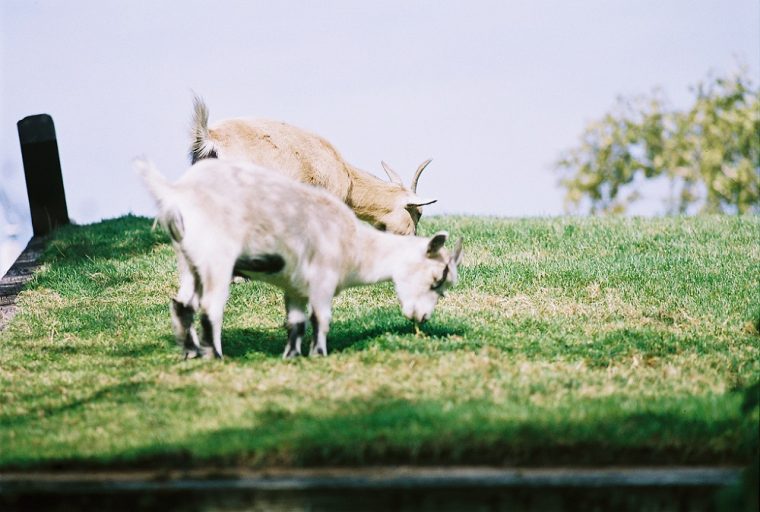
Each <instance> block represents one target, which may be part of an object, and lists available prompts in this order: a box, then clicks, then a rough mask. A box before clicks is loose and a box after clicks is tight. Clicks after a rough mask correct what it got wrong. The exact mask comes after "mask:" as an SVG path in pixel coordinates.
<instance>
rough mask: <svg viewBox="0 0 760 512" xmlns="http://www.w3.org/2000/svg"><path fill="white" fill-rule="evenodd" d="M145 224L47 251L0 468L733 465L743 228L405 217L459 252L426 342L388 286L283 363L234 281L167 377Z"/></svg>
mask: <svg viewBox="0 0 760 512" xmlns="http://www.w3.org/2000/svg"><path fill="white" fill-rule="evenodd" d="M150 227H151V221H150V220H148V219H144V218H137V217H125V218H121V219H115V220H109V221H104V222H101V223H99V224H95V225H90V226H82V227H76V226H73V227H68V228H65V229H62V230H60V231H59V232H58V234H57V237H56V239H55V240H53V241H52V242H51V243H50V245H49V247H48V249H47V252H46V253H45V256H44V265H43V266H42V269H41V271H40V273H39V274H38V276H37V277H36V278H35V280H34V281H32V283H31V285H30V286H28V287H27V290H26V291H25V292H23V293H22V294H21V295H20V297H19V305H20V308H21V311H20V313H19V314H18V315H17V316H16V317H15V318H14V320H13V321H12V322H11V324H10V325H9V326H8V327H7V328H6V330H4V331H2V332H0V469H6V470H7V469H12V468H27V469H31V468H53V467H55V468H58V467H72V468H73V467H92V466H101V465H110V466H112V467H137V466H140V467H142V466H160V467H172V466H181V467H188V466H203V465H214V466H216V465H228V464H245V465H253V466H264V465H283V466H303V465H343V464H388V463H406V464H528V465H544V464H639V463H647V464H702V463H719V464H723V463H732V464H746V463H747V462H748V461H749V460H750V457H751V452H752V451H753V450H756V449H757V436H758V427H757V425H758V408H757V407H754V408H750V409H749V410H747V408H746V407H745V408H744V410H743V409H742V402H743V401H744V400H745V390H746V389H747V388H749V387H750V386H751V385H752V384H753V383H755V382H757V380H758V378H760V357H758V356H759V355H760V335H759V334H758V331H759V330H760V219H758V218H757V217H744V218H736V217H703V218H665V219H651V220H649V219H578V218H560V219H533V220H504V219H492V218H473V217H433V218H425V219H423V222H422V224H421V228H422V231H423V232H425V233H432V232H434V231H436V230H438V229H448V230H449V231H450V232H451V233H452V234H453V235H455V236H458V235H462V236H463V237H464V239H465V259H464V263H463V267H462V268H461V272H460V276H461V280H460V284H459V286H458V287H457V288H455V289H453V290H452V291H451V292H450V294H449V296H448V297H447V298H445V299H443V300H442V301H441V302H440V303H439V305H438V308H437V309H436V312H435V315H434V316H433V319H432V320H431V321H430V322H429V323H428V324H426V325H425V327H424V331H425V335H424V336H420V337H418V336H415V335H414V333H413V329H412V326H411V325H410V324H409V323H408V322H407V321H406V320H405V319H404V318H403V317H402V316H401V314H400V311H399V308H398V305H397V302H396V298H395V296H394V293H393V289H392V286H391V285H390V284H384V285H378V286H373V287H366V288H362V289H353V290H348V291H346V292H344V293H343V294H341V295H340V296H339V297H338V298H336V300H335V301H334V320H333V325H332V330H331V332H330V335H329V338H328V350H329V351H330V355H329V356H328V357H327V358H320V359H309V358H301V359H299V360H295V361H283V360H282V359H281V358H280V355H281V353H282V349H283V347H284V344H285V332H284V329H283V328H282V323H283V319H284V307H283V305H282V297H281V293H280V292H279V291H278V290H276V289H274V288H270V287H267V286H266V285H263V284H260V283H242V284H239V285H234V286H233V289H232V294H231V298H230V301H229V303H228V306H227V310H226V313H225V324H224V329H223V336H222V337H223V345H224V350H225V354H226V359H225V360H224V361H223V362H219V361H197V360H191V361H182V360H181V358H180V353H179V350H178V349H177V347H176V346H175V345H174V341H173V336H172V333H171V326H170V322H169V313H168V302H169V298H170V297H171V296H172V295H173V293H174V291H175V290H176V286H177V285H176V268H175V262H174V256H173V253H172V250H171V247H170V246H169V245H168V244H167V240H166V238H165V236H164V235H163V234H161V233H160V232H153V231H151V229H150Z"/></svg>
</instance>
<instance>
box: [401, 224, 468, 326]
mask: <svg viewBox="0 0 760 512" xmlns="http://www.w3.org/2000/svg"><path fill="white" fill-rule="evenodd" d="M448 236H449V235H448V233H446V232H445V231H439V232H438V233H436V234H435V235H433V237H432V238H430V239H428V240H427V244H426V245H425V247H423V248H420V246H419V245H418V246H416V247H415V248H414V250H415V251H417V252H416V253H415V254H411V255H410V260H409V264H408V265H403V266H402V268H399V269H398V270H397V272H396V275H395V276H394V279H393V282H394V286H395V287H396V294H397V295H398V298H399V301H400V302H401V311H402V312H403V313H404V316H405V317H407V318H408V319H409V320H413V321H415V322H418V323H423V322H425V321H426V320H428V319H429V318H430V317H431V316H432V314H433V309H434V308H435V305H436V304H437V303H438V299H439V298H441V297H443V296H444V294H445V293H446V290H447V289H448V288H451V287H452V286H454V285H455V284H456V282H457V279H458V274H457V266H458V265H459V263H460V262H461V261H462V239H461V238H460V239H459V240H457V243H456V248H455V249H454V252H453V253H451V254H449V252H448V251H447V250H446V248H445V247H444V244H445V243H446V239H447V238H448Z"/></svg>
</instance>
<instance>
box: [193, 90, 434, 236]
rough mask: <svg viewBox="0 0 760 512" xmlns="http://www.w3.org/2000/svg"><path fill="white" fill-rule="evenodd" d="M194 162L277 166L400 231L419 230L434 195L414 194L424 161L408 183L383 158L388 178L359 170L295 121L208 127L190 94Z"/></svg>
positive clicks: (234, 121)
mask: <svg viewBox="0 0 760 512" xmlns="http://www.w3.org/2000/svg"><path fill="white" fill-rule="evenodd" d="M192 138H193V142H192V145H191V147H190V159H191V160H192V163H195V162H197V161H198V160H201V159H204V158H221V159H224V160H241V161H247V162H251V163H254V164H256V165H259V166H261V167H264V168H266V169H274V170H277V171H279V172H281V173H283V174H285V175H287V176H290V177H291V178H294V179H296V180H298V181H300V182H302V183H307V184H310V185H316V186H318V187H321V188H324V189H325V190H327V191H328V192H330V193H332V194H333V195H335V196H336V197H338V198H339V199H340V200H341V201H343V202H344V203H346V204H347V205H348V206H349V207H350V208H351V209H352V210H353V211H354V213H356V215H357V216H358V217H359V218H360V219H362V220H365V221H367V222H369V223H370V224H372V225H373V226H374V227H376V228H377V229H379V230H381V231H389V232H391V233H396V234H400V235H411V234H415V233H416V232H417V223H418V222H419V220H420V216H421V215H422V207H423V206H424V205H427V204H431V203H434V202H435V201H436V200H435V199H424V198H421V197H419V196H418V195H417V182H418V181H419V179H420V174H422V171H423V170H424V169H425V167H427V165H428V164H429V163H430V160H426V161H425V162H423V163H422V164H421V165H420V166H419V167H418V168H417V172H415V174H414V178H413V179H412V186H411V188H407V187H405V186H404V184H403V183H402V181H401V178H400V177H399V175H398V174H396V172H394V171H393V169H391V168H390V167H388V165H387V164H386V163H385V162H382V164H383V169H385V172H386V173H387V174H388V178H389V179H390V181H389V182H388V181H383V180H381V179H379V178H377V177H376V176H374V175H372V174H370V173H367V172H365V171H362V170H361V169H358V168H356V167H354V166H352V165H351V164H349V163H348V162H346V161H345V160H344V159H343V157H342V156H341V155H340V153H338V151H337V150H336V149H335V148H334V147H333V145H332V144H330V143H329V142H328V141H326V140H325V139H323V138H322V137H320V136H319V135H316V134H313V133H310V132H308V131H306V130H302V129H300V128H297V127H295V126H292V125H289V124H286V123H283V122H279V121H269V120H261V119H227V120H224V121H219V122H218V123H216V124H214V125H212V126H210V127H209V126H208V108H207V107H206V104H205V103H204V102H203V100H202V99H201V98H199V97H197V96H196V97H195V98H194V115H193V124H192Z"/></svg>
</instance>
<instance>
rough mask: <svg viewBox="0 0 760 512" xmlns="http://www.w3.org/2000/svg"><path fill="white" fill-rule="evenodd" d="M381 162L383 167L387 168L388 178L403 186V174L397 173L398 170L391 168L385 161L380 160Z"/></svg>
mask: <svg viewBox="0 0 760 512" xmlns="http://www.w3.org/2000/svg"><path fill="white" fill-rule="evenodd" d="M380 163H381V164H382V165H383V169H385V174H387V175H388V179H390V180H391V183H396V184H397V185H401V186H402V187H403V186H404V184H403V183H402V182H401V176H399V175H398V174H397V173H396V171H394V170H393V169H391V167H390V166H389V165H388V164H386V163H385V162H383V161H382V160H381V161H380Z"/></svg>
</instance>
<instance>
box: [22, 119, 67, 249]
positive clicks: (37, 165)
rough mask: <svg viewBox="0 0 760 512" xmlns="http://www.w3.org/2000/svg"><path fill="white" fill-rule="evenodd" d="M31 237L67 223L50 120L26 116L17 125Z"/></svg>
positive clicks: (56, 145) (59, 165) (44, 233)
mask: <svg viewBox="0 0 760 512" xmlns="http://www.w3.org/2000/svg"><path fill="white" fill-rule="evenodd" d="M17 126H18V137H19V140H20V141H21V157H22V159H23V160H24V175H25V176H26V192H27V194H28V195H29V209H30V210H31V214H32V228H33V229H34V236H45V235H47V234H48V233H50V232H51V231H52V230H53V229H55V228H56V227H58V226H63V225H65V224H68V223H69V212H68V209H67V208H66V194H65V192H64V190H63V176H62V175H61V161H60V159H59V158H58V142H57V140H56V137H55V126H54V125H53V118H52V117H50V116H49V115H47V114H38V115H35V116H28V117H25V118H24V119H22V120H21V121H19V122H18V123H17Z"/></svg>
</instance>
